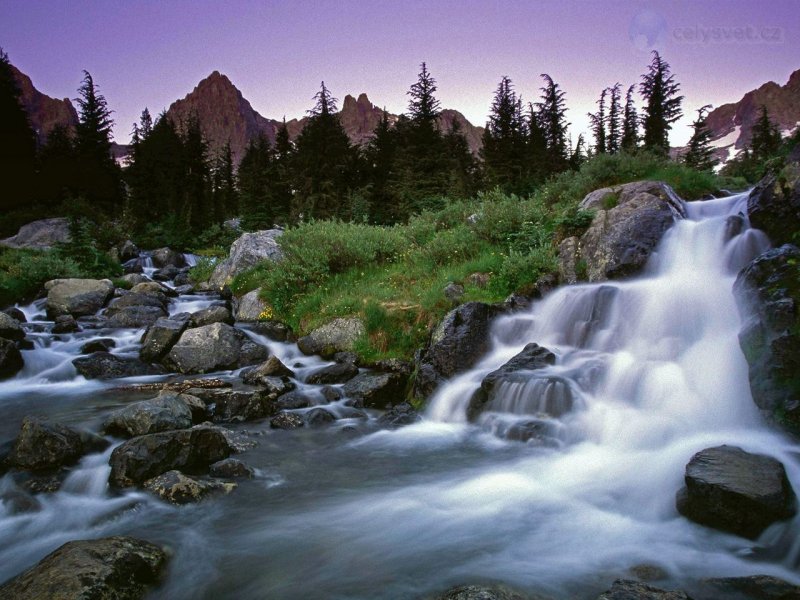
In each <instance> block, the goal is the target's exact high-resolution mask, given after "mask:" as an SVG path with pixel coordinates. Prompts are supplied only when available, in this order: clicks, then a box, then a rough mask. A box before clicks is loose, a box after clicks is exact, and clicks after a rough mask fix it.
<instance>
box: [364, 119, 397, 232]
mask: <svg viewBox="0 0 800 600" xmlns="http://www.w3.org/2000/svg"><path fill="white" fill-rule="evenodd" d="M397 142H398V140H397V131H396V130H395V129H394V128H392V127H391V124H390V123H389V113H387V112H386V109H385V108H384V110H383V115H382V116H381V120H380V121H379V122H378V125H377V126H376V127H375V130H374V131H373V135H372V139H371V140H370V141H369V144H368V145H367V147H366V150H365V162H366V179H367V184H366V186H367V190H366V192H365V193H366V194H367V198H368V201H367V202H368V207H367V208H368V210H369V214H370V218H371V220H372V221H373V222H375V223H378V224H381V225H385V224H389V223H393V222H395V221H397V220H399V219H400V215H398V214H397V207H398V204H399V203H398V201H397V198H396V197H395V195H394V194H393V193H392V190H391V189H390V186H389V182H390V181H391V179H392V172H393V169H394V161H395V157H396V155H397Z"/></svg>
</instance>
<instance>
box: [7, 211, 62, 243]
mask: <svg viewBox="0 0 800 600" xmlns="http://www.w3.org/2000/svg"><path fill="white" fill-rule="evenodd" d="M68 241H69V219H66V218H63V217H58V218H55V219H41V220H39V221H33V222H31V223H28V224H26V225H23V226H22V227H20V228H19V231H18V232H17V235H14V236H11V237H10V238H6V239H4V240H0V246H7V247H9V248H31V249H34V250H46V249H48V248H52V247H53V246H55V245H56V244H63V243H65V242H68Z"/></svg>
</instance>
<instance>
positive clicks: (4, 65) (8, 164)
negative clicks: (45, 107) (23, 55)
mask: <svg viewBox="0 0 800 600" xmlns="http://www.w3.org/2000/svg"><path fill="white" fill-rule="evenodd" d="M20 94H21V93H20V90H19V88H18V86H17V83H16V80H15V78H14V73H13V71H12V67H11V63H10V61H9V59H8V55H7V54H6V53H5V52H4V51H3V50H2V48H0V139H2V143H0V180H2V182H3V191H2V193H0V213H2V214H4V215H7V213H8V211H10V210H12V209H15V208H21V207H27V205H28V203H29V202H30V200H31V199H32V198H33V196H34V171H35V167H36V134H35V132H34V131H33V128H32V127H31V124H30V121H29V120H28V115H27V113H26V112H25V109H24V108H23V106H22V104H21V96H20Z"/></svg>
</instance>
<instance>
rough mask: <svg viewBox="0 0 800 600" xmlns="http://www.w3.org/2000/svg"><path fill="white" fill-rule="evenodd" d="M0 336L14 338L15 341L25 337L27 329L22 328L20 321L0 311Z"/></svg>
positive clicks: (8, 338)
mask: <svg viewBox="0 0 800 600" xmlns="http://www.w3.org/2000/svg"><path fill="white" fill-rule="evenodd" d="M0 338H5V339H7V340H13V341H15V342H18V341H20V340H22V339H24V338H25V330H24V329H23V328H22V326H21V325H20V323H19V321H17V320H16V319H14V318H13V317H10V316H8V315H7V314H6V313H4V312H0Z"/></svg>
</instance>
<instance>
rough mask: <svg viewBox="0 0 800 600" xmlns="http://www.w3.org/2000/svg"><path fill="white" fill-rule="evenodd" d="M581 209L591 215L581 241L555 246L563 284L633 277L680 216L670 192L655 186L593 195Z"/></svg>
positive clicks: (628, 187) (634, 186)
mask: <svg viewBox="0 0 800 600" xmlns="http://www.w3.org/2000/svg"><path fill="white" fill-rule="evenodd" d="M581 208H582V209H584V210H595V211H596V213H595V216H594V219H593V220H592V223H591V225H590V226H589V229H588V230H587V231H586V232H585V233H584V234H583V235H582V236H581V237H580V238H574V237H573V238H567V239H566V240H564V241H563V242H562V243H561V246H560V247H559V274H560V277H561V280H562V282H564V283H575V282H577V281H579V280H588V281H605V280H608V279H619V278H623V277H628V276H631V275H634V274H636V273H638V272H639V271H640V270H641V268H642V267H643V266H644V265H645V263H646V262H647V259H648V258H649V257H650V254H652V252H653V250H654V249H655V247H656V246H657V245H658V243H659V242H660V241H661V238H662V237H663V235H664V232H666V231H667V229H669V228H670V227H671V226H672V224H673V223H674V221H675V218H676V217H682V216H685V212H684V208H683V206H682V204H681V202H680V200H678V198H677V196H676V195H675V192H674V191H673V190H672V188H670V187H669V186H668V185H667V184H665V183H663V182H660V181H635V182H633V183H626V184H624V185H618V186H614V187H610V188H603V189H600V190H596V191H594V192H592V193H590V194H589V195H587V196H586V198H584V199H583V201H582V202H581Z"/></svg>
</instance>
